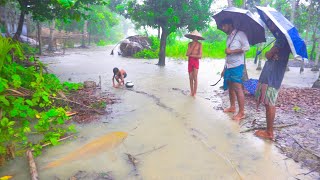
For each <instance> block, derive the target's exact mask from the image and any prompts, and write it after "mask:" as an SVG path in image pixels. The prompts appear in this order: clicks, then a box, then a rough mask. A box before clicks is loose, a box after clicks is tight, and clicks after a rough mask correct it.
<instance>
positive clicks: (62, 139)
mask: <svg viewBox="0 0 320 180" xmlns="http://www.w3.org/2000/svg"><path fill="white" fill-rule="evenodd" d="M71 137H73V135H69V136H66V137H64V138H61V139H59V140H58V142H60V141H64V140H67V139H69V138H71ZM51 144H52V143H50V142H49V143H46V144H43V145H41V146H42V147H46V146H49V145H51ZM32 151H33V149H32Z"/></svg>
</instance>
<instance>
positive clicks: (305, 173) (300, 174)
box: [296, 167, 320, 176]
mask: <svg viewBox="0 0 320 180" xmlns="http://www.w3.org/2000/svg"><path fill="white" fill-rule="evenodd" d="M319 168H320V167H316V168H314V169H313V170H311V171H309V172H307V173H300V174H297V175H296V176H299V175H305V176H306V175H308V174H310V173H313V172H315V171H316V170H318V169H319Z"/></svg>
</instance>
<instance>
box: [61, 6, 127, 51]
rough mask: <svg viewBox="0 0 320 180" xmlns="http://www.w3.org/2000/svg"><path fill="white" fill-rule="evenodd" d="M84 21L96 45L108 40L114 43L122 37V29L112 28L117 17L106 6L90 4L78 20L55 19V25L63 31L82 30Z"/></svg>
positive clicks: (117, 19)
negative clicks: (88, 9) (88, 8)
mask: <svg viewBox="0 0 320 180" xmlns="http://www.w3.org/2000/svg"><path fill="white" fill-rule="evenodd" d="M85 21H87V22H88V29H87V31H88V33H89V34H90V36H91V37H93V39H94V40H95V42H96V44H97V45H98V46H104V45H107V44H109V43H110V42H112V43H115V42H117V41H119V40H120V39H121V38H122V34H121V32H122V31H119V30H117V29H114V27H115V26H116V25H118V24H119V21H120V20H119V17H118V16H117V15H116V14H115V13H114V12H112V11H111V10H110V9H109V8H108V7H107V6H101V5H99V6H98V5H92V6H90V11H88V12H87V13H86V15H85V16H84V17H82V18H80V19H78V20H70V19H64V20H59V19H58V20H56V27H57V28H58V29H59V30H65V31H69V32H70V31H80V32H81V31H83V27H84V24H85Z"/></svg>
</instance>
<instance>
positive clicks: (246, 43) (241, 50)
mask: <svg viewBox="0 0 320 180" xmlns="http://www.w3.org/2000/svg"><path fill="white" fill-rule="evenodd" d="M236 36H238V37H237V39H239V41H240V44H241V48H239V49H234V50H231V49H230V48H226V50H225V53H226V54H227V55H230V54H240V53H244V52H246V51H248V50H249V49H250V44H249V41H248V38H247V36H246V34H245V33H243V32H242V31H240V32H238V33H237V34H236ZM235 40H236V39H235Z"/></svg>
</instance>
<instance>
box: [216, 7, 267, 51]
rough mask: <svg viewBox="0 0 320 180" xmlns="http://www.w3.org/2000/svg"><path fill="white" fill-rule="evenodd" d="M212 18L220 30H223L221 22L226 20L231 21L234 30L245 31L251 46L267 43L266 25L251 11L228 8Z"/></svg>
mask: <svg viewBox="0 0 320 180" xmlns="http://www.w3.org/2000/svg"><path fill="white" fill-rule="evenodd" d="M212 17H213V18H214V20H215V21H216V23H217V26H218V29H220V30H222V29H221V28H222V25H221V22H222V21H223V20H224V19H231V20H232V21H233V26H234V28H236V29H238V30H240V31H243V32H244V33H245V34H246V35H247V38H248V41H249V44H250V45H255V44H258V43H261V42H265V41H266V37H265V32H264V23H263V22H262V21H261V20H260V19H259V18H256V17H254V15H253V14H252V13H251V12H250V11H249V10H245V9H240V8H236V7H228V8H226V9H223V10H222V11H221V12H219V13H217V14H215V15H214V16H212Z"/></svg>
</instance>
